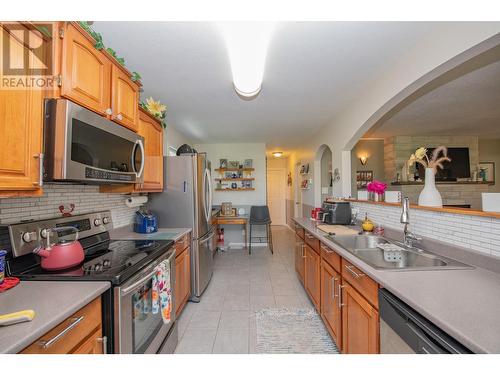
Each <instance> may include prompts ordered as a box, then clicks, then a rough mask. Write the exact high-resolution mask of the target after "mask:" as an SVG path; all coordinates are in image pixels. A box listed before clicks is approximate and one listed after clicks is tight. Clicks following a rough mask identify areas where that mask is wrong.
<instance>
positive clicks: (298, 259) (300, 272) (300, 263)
mask: <svg viewBox="0 0 500 375" xmlns="http://www.w3.org/2000/svg"><path fill="white" fill-rule="evenodd" d="M304 246H305V245H304V240H303V239H302V238H300V236H299V235H298V234H296V235H295V271H296V272H297V277H298V278H299V280H300V281H302V284H304V268H305V254H304V252H305V249H304Z"/></svg>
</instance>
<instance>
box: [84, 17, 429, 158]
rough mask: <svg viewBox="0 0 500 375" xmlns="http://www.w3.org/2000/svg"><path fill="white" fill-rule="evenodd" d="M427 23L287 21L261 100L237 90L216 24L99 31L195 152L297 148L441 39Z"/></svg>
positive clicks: (272, 51) (275, 43)
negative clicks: (422, 46)
mask: <svg viewBox="0 0 500 375" xmlns="http://www.w3.org/2000/svg"><path fill="white" fill-rule="evenodd" d="M437 25H438V24H436V23H426V22H287V23H281V24H279V25H278V29H277V30H276V32H275V34H274V37H273V39H272V41H271V44H270V46H269V51H268V57H267V64H266V69H265V73H264V83H263V89H262V92H261V93H260V94H259V96H258V97H257V98H256V99H255V100H253V101H243V100H241V99H240V98H239V97H238V96H237V95H236V93H235V92H234V90H233V87H232V81H231V70H230V65H229V61H228V58H227V52H226V50H225V46H224V44H223V39H222V36H221V35H220V34H219V33H218V30H217V28H216V27H215V25H214V24H212V23H208V22H96V23H95V24H94V28H95V29H96V30H97V31H98V32H100V33H102V35H103V38H104V43H105V44H106V45H108V46H110V47H112V48H113V49H115V50H116V51H117V53H118V55H120V56H123V57H125V59H126V65H127V67H128V68H129V69H130V70H136V71H138V72H139V73H140V74H141V76H142V82H143V84H144V94H143V96H144V97H148V96H150V95H151V96H153V97H154V98H157V99H160V100H161V101H162V102H164V103H165V104H167V106H168V115H167V122H168V124H169V126H173V127H175V128H176V129H177V130H179V131H180V132H181V133H183V134H185V135H186V136H188V137H190V138H191V139H192V140H193V141H194V142H197V143H211V142H266V143H267V145H268V149H275V148H281V149H287V148H290V147H293V146H296V145H299V144H300V143H301V142H302V141H303V140H304V139H305V138H306V137H308V136H309V135H311V134H312V133H313V132H315V131H317V130H318V129H319V128H320V127H322V126H323V125H325V124H326V123H327V122H328V120H329V119H331V118H332V117H333V116H334V114H335V113H336V111H339V110H341V109H342V108H343V107H344V106H346V105H348V103H349V102H350V101H352V100H353V99H355V98H356V96H357V95H359V94H361V93H362V92H363V90H365V89H366V87H367V86H368V83H370V82H372V81H374V80H375V79H376V78H377V76H378V75H379V74H381V73H383V72H385V71H386V70H387V69H390V67H391V66H393V65H394V64H395V63H397V60H398V57H400V56H401V55H402V54H405V53H407V52H408V51H409V47H411V46H412V45H414V44H415V43H417V42H418V41H419V40H420V39H422V38H425V37H426V36H427V35H429V34H430V33H432V32H433V29H434V28H435V27H436V26H437Z"/></svg>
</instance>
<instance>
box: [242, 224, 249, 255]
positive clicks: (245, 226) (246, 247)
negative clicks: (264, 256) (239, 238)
mask: <svg viewBox="0 0 500 375" xmlns="http://www.w3.org/2000/svg"><path fill="white" fill-rule="evenodd" d="M243 226H244V228H245V250H247V249H248V245H247V224H246V223H245V224H243Z"/></svg>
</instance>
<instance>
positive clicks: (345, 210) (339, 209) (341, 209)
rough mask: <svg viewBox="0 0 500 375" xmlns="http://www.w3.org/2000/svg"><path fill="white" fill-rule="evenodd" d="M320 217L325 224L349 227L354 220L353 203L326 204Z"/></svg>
mask: <svg viewBox="0 0 500 375" xmlns="http://www.w3.org/2000/svg"><path fill="white" fill-rule="evenodd" d="M320 212H321V213H320V214H319V215H320V217H321V216H322V217H323V222H324V223H325V224H330V225H334V224H338V225H349V224H350V223H351V220H352V212H351V203H350V202H346V201H334V202H324V203H323V204H322V206H321V211H320Z"/></svg>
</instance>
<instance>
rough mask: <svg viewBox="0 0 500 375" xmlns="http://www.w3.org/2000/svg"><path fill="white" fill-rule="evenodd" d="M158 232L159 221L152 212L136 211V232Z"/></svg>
mask: <svg viewBox="0 0 500 375" xmlns="http://www.w3.org/2000/svg"><path fill="white" fill-rule="evenodd" d="M156 231H158V219H157V217H156V215H154V214H153V213H152V212H147V211H136V213H135V221H134V232H136V233H154V232H156Z"/></svg>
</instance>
